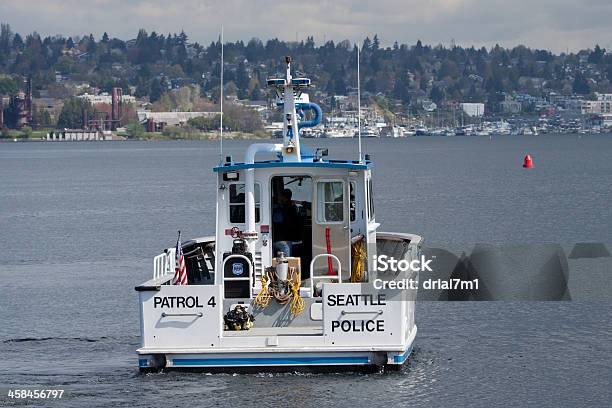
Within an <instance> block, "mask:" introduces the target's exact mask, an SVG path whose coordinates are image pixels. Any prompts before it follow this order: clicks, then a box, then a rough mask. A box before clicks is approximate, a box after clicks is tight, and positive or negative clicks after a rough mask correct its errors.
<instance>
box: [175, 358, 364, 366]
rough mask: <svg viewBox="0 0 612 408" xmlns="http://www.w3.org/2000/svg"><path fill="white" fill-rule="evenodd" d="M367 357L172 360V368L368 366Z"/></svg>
mask: <svg viewBox="0 0 612 408" xmlns="http://www.w3.org/2000/svg"><path fill="white" fill-rule="evenodd" d="M369 362H370V359H369V358H368V357H359V356H354V357H282V358H269V357H265V358H259V357H252V358H250V357H243V358H173V359H172V365H173V366H220V367H229V366H252V365H267V366H286V365H334V364H368V363H369Z"/></svg>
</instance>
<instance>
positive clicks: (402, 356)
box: [393, 346, 412, 364]
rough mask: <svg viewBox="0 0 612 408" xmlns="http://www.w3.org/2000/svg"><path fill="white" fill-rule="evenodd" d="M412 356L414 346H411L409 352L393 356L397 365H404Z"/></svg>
mask: <svg viewBox="0 0 612 408" xmlns="http://www.w3.org/2000/svg"><path fill="white" fill-rule="evenodd" d="M410 354H412V346H410V347H409V348H408V350H406V351H404V352H403V353H402V354H400V355H397V356H393V362H394V363H396V364H403V363H404V362H405V361H406V360H407V359H408V357H410Z"/></svg>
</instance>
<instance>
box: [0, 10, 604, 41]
mask: <svg viewBox="0 0 612 408" xmlns="http://www.w3.org/2000/svg"><path fill="white" fill-rule="evenodd" d="M610 15H612V2H610V1H609V0H581V1H580V2H576V1H575V0H572V1H569V0H530V1H529V0H515V1H507V0H503V1H501V0H489V1H478V0H408V1H402V0H376V1H359V0H309V1H303V0H302V1H294V0H285V1H282V2H279V1H278V0H274V1H272V0H250V1H245V0H224V1H210V0H174V1H168V0H147V1H145V0H89V1H87V0H81V1H79V0H48V1H45V2H40V1H38V0H20V1H19V2H8V1H3V2H2V3H0V20H2V21H4V22H7V23H9V24H11V26H12V27H13V29H14V30H15V31H18V32H21V33H29V32H32V31H37V32H39V33H41V34H64V35H84V34H89V33H93V34H94V35H95V36H98V37H99V36H100V35H101V34H102V33H103V32H105V31H106V32H108V33H109V35H111V36H114V37H119V38H123V39H130V38H134V37H135V36H136V33H137V32H138V29H139V28H144V29H146V30H147V31H156V32H158V33H168V32H180V31H181V30H185V32H186V33H187V34H188V35H189V37H190V38H191V40H193V41H199V42H202V43H208V42H210V41H213V40H216V39H217V37H218V35H219V34H218V33H219V30H220V26H221V24H224V26H225V33H226V39H227V40H229V41H233V40H239V39H241V40H245V41H246V40H248V39H250V38H252V37H259V38H261V39H263V40H266V39H269V38H275V37H277V38H280V39H284V40H293V39H295V38H296V36H297V37H298V38H299V39H304V38H305V37H306V36H308V35H312V36H314V37H315V40H316V41H317V42H322V41H324V40H330V39H332V40H335V41H339V40H343V39H349V40H351V41H359V40H362V39H363V38H364V37H365V36H370V37H372V36H373V35H374V34H378V36H379V38H380V39H381V41H382V43H383V45H390V44H391V43H392V42H393V41H395V40H397V41H398V42H400V43H402V42H407V43H414V42H416V40H417V39H421V40H423V41H424V42H426V43H433V44H438V43H443V44H449V43H450V41H451V40H455V42H456V43H457V44H461V45H466V46H469V45H475V46H483V45H484V46H492V45H494V44H496V43H499V44H501V45H504V46H514V45H518V44H525V45H528V46H531V47H536V48H550V49H553V50H554V51H562V50H563V51H564V50H565V49H566V48H569V49H571V50H576V49H580V48H590V47H592V46H593V45H594V44H596V43H599V44H601V45H602V46H604V47H607V48H610V44H609V43H608V42H610V40H609V39H610V38H612V35H611V34H612V26H611V25H610V24H609V16H610Z"/></svg>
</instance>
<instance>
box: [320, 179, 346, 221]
mask: <svg viewBox="0 0 612 408" xmlns="http://www.w3.org/2000/svg"><path fill="white" fill-rule="evenodd" d="M317 201H318V203H317V205H318V208H317V221H318V222H319V223H331V222H343V221H344V183H343V182H342V181H321V182H319V183H317Z"/></svg>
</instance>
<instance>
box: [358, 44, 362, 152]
mask: <svg viewBox="0 0 612 408" xmlns="http://www.w3.org/2000/svg"><path fill="white" fill-rule="evenodd" d="M360 49H361V48H360V47H357V135H358V138H359V163H361V162H362V160H361V80H360V79H359V54H360V52H361V51H360Z"/></svg>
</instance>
